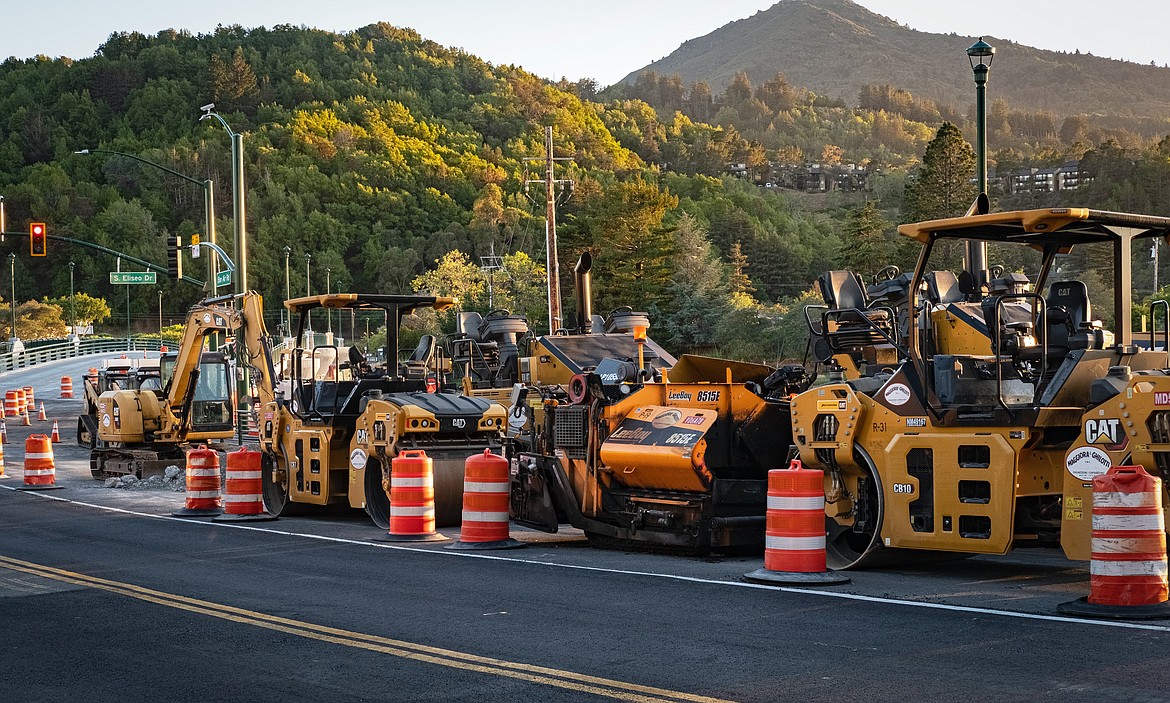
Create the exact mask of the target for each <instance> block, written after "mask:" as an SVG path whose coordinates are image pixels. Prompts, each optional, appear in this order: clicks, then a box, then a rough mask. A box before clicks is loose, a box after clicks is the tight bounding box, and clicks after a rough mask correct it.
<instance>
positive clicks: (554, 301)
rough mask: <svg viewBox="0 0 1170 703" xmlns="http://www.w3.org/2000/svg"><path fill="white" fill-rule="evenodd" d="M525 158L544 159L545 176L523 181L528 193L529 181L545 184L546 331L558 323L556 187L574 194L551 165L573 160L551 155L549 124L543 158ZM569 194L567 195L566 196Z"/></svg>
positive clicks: (570, 183)
mask: <svg viewBox="0 0 1170 703" xmlns="http://www.w3.org/2000/svg"><path fill="white" fill-rule="evenodd" d="M524 160H525V161H544V164H545V165H544V178H543V179H539V178H538V179H530V180H526V181H524V192H525V193H527V192H528V184H529V183H544V205H545V218H544V219H545V247H546V248H547V250H548V253H547V255H546V268H547V269H548V332H549V334H553V333H555V332H556V331H557V330H558V329H559V328H560V323H561V284H560V276H561V270H560V264H559V263H557V194H556V190H555V189H556V186H557V184H560V186H561V193H562V194H563V193H564V192H565V184H568V186H569V195H570V196H571V195H572V193H573V181H571V180H557V179H556V178H555V177H554V174H553V167H554V165H555V164H556V162H557V161H572V160H573V159H572V158H570V157H567V156H562V157H559V158H558V157H556V156H553V128H552V125H549V126H547V127H545V128H544V158H543V159H537V158H526V159H524ZM567 198H568V196H566V199H567Z"/></svg>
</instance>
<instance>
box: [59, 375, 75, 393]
mask: <svg viewBox="0 0 1170 703" xmlns="http://www.w3.org/2000/svg"><path fill="white" fill-rule="evenodd" d="M61 397H62V398H72V397H73V377H72V376H62V377H61Z"/></svg>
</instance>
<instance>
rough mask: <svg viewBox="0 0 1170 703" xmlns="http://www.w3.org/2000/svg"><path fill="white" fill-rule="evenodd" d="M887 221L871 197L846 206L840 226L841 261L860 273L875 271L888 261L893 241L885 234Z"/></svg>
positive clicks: (893, 248) (888, 262)
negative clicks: (862, 202) (844, 215)
mask: <svg viewBox="0 0 1170 703" xmlns="http://www.w3.org/2000/svg"><path fill="white" fill-rule="evenodd" d="M889 229H890V223H889V222H887V221H886V220H885V218H884V217H882V212H881V210H879V209H878V207H877V202H876V201H874V200H869V201H867V202H866V203H865V204H864V205H862V206H860V207H856V208H853V209H851V210H849V212H848V213H847V214H846V218H845V225H844V227H843V228H842V230H841V235H842V238H843V239H844V240H845V241H844V246H843V247H842V251H841V264H842V265H843V266H844V267H845V268H847V269H849V270H850V271H856V272H857V273H860V274H862V275H866V274H872V273H876V272H877V271H878V270H880V269H881V268H883V267H885V266H887V265H889V264H890V263H891V259H893V257H894V253H895V250H896V243H895V242H894V241H893V240H892V238H891V237H890V236H889V235H888V234H887V230H889Z"/></svg>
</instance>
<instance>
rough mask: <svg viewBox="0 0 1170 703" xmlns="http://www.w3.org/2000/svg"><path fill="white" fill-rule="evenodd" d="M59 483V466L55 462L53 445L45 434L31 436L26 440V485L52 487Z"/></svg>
mask: <svg viewBox="0 0 1170 703" xmlns="http://www.w3.org/2000/svg"><path fill="white" fill-rule="evenodd" d="M56 483H57V464H56V462H55V461H54V460H53V444H52V442H50V441H49V438H48V437H46V436H45V435H43V434H34V435H29V437H28V439H26V440H24V485H26V486H52V485H55V484H56Z"/></svg>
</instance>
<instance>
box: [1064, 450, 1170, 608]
mask: <svg viewBox="0 0 1170 703" xmlns="http://www.w3.org/2000/svg"><path fill="white" fill-rule="evenodd" d="M1092 550H1093V551H1092V562H1090V566H1089V596H1088V598H1081V599H1078V600H1075V601H1070V602H1068V603H1061V604H1060V605H1058V606H1057V607H1056V610H1057V612H1060V613H1064V614H1067V615H1082V616H1086V617H1097V618H1116V619H1122V620H1152V619H1155V618H1170V602H1168V599H1170V588H1168V587H1167V568H1166V524H1165V518H1164V516H1163V514H1162V482H1161V480H1159V479H1158V478H1157V477H1155V476H1151V475H1149V474H1148V473H1146V470H1145V469H1144V468H1143V467H1141V466H1114V467H1111V468H1110V469H1109V470H1108V471H1106V472H1105V473H1103V474H1101V475H1099V476H1096V477H1094V478H1093V535H1092Z"/></svg>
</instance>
